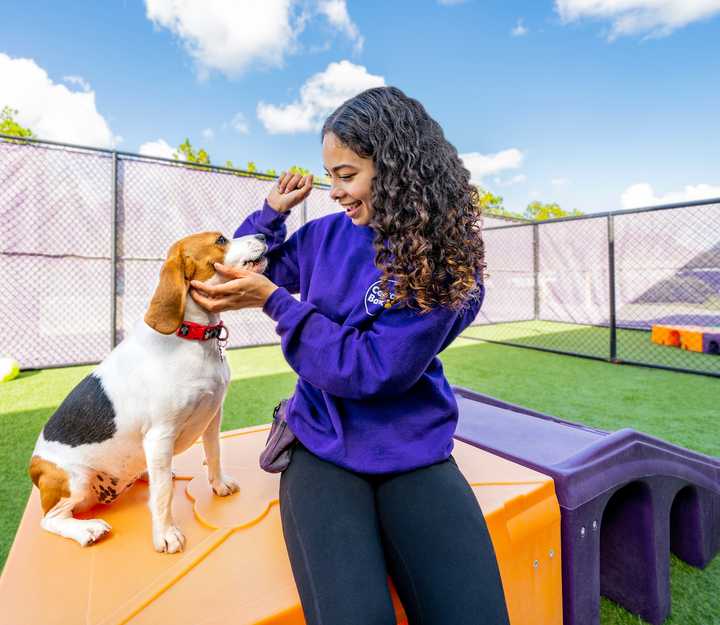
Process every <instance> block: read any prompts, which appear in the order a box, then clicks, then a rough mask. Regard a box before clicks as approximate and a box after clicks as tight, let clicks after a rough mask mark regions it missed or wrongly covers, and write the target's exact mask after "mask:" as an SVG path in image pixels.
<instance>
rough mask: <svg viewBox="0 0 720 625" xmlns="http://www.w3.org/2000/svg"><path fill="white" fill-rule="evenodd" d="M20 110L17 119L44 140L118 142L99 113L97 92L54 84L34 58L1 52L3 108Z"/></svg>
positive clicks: (100, 144) (94, 143) (102, 144)
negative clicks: (96, 98) (18, 56)
mask: <svg viewBox="0 0 720 625" xmlns="http://www.w3.org/2000/svg"><path fill="white" fill-rule="evenodd" d="M4 106H9V107H10V108H13V109H15V110H17V111H18V115H17V117H16V121H17V122H18V123H19V124H21V125H23V126H27V127H28V128H30V129H31V130H32V131H33V132H34V133H35V134H36V135H37V136H38V137H39V138H40V139H48V140H50V141H64V142H67V143H79V144H82V145H90V146H96V147H103V148H109V147H113V146H114V145H115V144H116V137H114V136H113V133H112V131H111V130H110V126H109V125H108V123H107V121H106V120H105V118H104V117H103V116H102V115H100V113H98V111H97V108H96V106H95V92H94V91H72V90H70V89H68V88H67V87H66V86H65V85H61V84H56V83H54V82H53V81H52V80H51V79H50V78H49V77H48V74H47V72H46V71H45V70H44V69H43V68H42V67H40V66H39V65H37V64H36V63H35V61H33V60H32V59H22V58H17V59H16V58H11V57H9V56H8V55H6V54H3V53H1V52H0V109H2V107H4Z"/></svg>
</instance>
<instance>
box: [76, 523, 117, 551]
mask: <svg viewBox="0 0 720 625" xmlns="http://www.w3.org/2000/svg"><path fill="white" fill-rule="evenodd" d="M109 531H110V525H108V524H107V523H106V522H105V521H103V520H102V519H89V520H87V521H80V520H78V525H77V532H76V536H75V540H77V541H78V542H79V543H80V544H81V545H82V546H83V547H87V546H88V545H92V544H93V543H94V542H97V541H98V540H100V539H101V538H102V537H103V536H105V534H107V533H108V532H109Z"/></svg>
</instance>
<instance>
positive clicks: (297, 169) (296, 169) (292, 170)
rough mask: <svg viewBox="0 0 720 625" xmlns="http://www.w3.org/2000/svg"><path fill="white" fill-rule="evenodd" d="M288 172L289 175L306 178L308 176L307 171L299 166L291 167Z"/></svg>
mask: <svg viewBox="0 0 720 625" xmlns="http://www.w3.org/2000/svg"><path fill="white" fill-rule="evenodd" d="M288 171H289V172H290V173H291V174H300V175H301V176H307V175H308V174H310V170H309V169H305V168H304V167H300V166H299V165H293V166H292V167H291V168H290V169H288Z"/></svg>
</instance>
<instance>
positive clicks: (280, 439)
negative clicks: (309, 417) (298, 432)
mask: <svg viewBox="0 0 720 625" xmlns="http://www.w3.org/2000/svg"><path fill="white" fill-rule="evenodd" d="M287 403H288V400H287V399H283V400H282V401H281V402H280V403H279V404H278V405H277V406H275V410H273V420H272V425H271V426H270V434H268V437H267V441H266V442H265V449H263V450H262V453H261V454H260V468H261V469H262V470H263V471H267V472H268V473H280V472H282V471H284V470H285V469H287V467H288V465H289V464H290V458H291V456H292V448H293V447H294V446H295V443H297V438H296V437H295V435H294V434H293V433H292V430H291V429H290V428H289V427H288V424H287V420H286V418H285V412H286V408H287Z"/></svg>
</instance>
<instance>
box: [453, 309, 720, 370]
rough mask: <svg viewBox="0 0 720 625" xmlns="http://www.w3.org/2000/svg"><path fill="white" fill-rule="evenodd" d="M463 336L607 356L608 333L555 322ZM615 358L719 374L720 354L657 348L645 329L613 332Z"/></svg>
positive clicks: (479, 329) (483, 328)
mask: <svg viewBox="0 0 720 625" xmlns="http://www.w3.org/2000/svg"><path fill="white" fill-rule="evenodd" d="M464 334H465V335H466V336H472V337H476V338H480V339H484V340H487V341H500V342H506V343H512V344H514V345H523V346H527V347H541V348H543V349H551V350H556V351H562V352H569V353H575V354H582V355H584V356H596V357H598V358H604V359H608V358H609V356H610V330H609V329H608V328H603V327H598V326H588V325H580V324H571V323H560V322H556V321H516V322H513V323H495V324H489V325H478V326H473V327H471V328H468V329H467V330H465V333H464ZM616 341H617V345H616V358H617V359H618V360H624V361H628V362H639V363H643V364H650V365H660V366H664V367H675V368H678V369H687V370H690V371H699V372H703V373H716V374H720V355H717V354H703V353H699V352H691V351H687V350H684V349H680V348H679V347H670V346H666V345H657V344H655V343H653V342H652V341H651V340H650V332H649V331H647V330H623V329H618V330H617V338H616Z"/></svg>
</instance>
